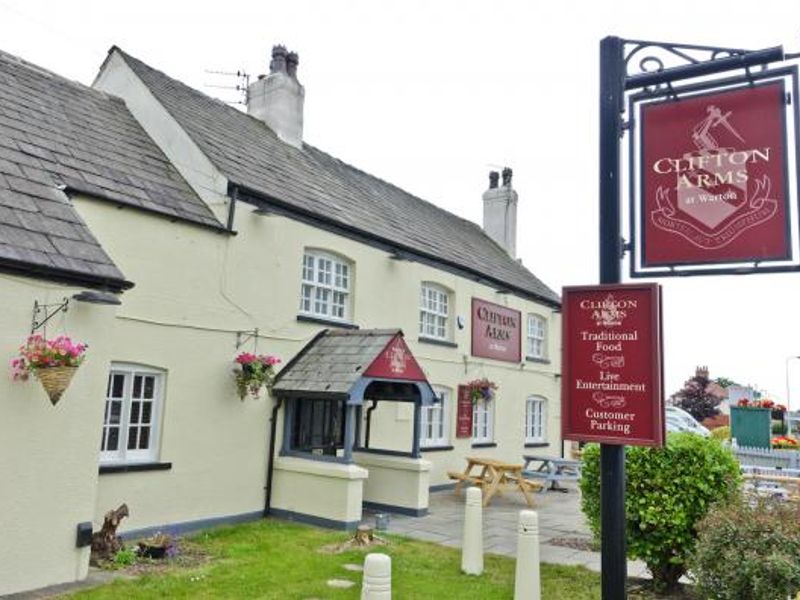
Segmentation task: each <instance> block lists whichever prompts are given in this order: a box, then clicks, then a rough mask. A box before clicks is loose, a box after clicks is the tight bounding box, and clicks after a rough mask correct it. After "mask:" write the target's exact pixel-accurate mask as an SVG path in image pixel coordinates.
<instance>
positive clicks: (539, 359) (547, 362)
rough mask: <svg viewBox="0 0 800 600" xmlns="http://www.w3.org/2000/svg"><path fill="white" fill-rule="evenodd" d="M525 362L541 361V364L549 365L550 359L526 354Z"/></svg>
mask: <svg viewBox="0 0 800 600" xmlns="http://www.w3.org/2000/svg"><path fill="white" fill-rule="evenodd" d="M525 362H532V363H539V364H540V365H549V364H550V360H549V359H547V358H536V357H535V356H526V357H525Z"/></svg>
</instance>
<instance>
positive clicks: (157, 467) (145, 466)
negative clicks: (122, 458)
mask: <svg viewBox="0 0 800 600" xmlns="http://www.w3.org/2000/svg"><path fill="white" fill-rule="evenodd" d="M170 469H172V463H171V462H167V463H164V462H148V463H116V464H107V465H100V468H99V473H100V475H105V474H107V473H137V472H139V471H169V470H170Z"/></svg>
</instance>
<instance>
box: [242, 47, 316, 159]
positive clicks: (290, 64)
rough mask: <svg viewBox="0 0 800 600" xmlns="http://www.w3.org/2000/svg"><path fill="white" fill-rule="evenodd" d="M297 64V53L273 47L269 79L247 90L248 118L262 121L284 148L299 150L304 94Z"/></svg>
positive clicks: (252, 85)
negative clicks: (276, 136)
mask: <svg viewBox="0 0 800 600" xmlns="http://www.w3.org/2000/svg"><path fill="white" fill-rule="evenodd" d="M298 62H299V58H298V56H297V53H296V52H287V51H286V48H285V47H284V46H273V48H272V60H271V61H270V63H269V75H267V76H263V75H262V76H260V77H259V78H258V80H257V81H255V82H254V83H252V84H250V87H249V88H248V90H247V114H249V115H252V116H254V117H256V118H257V119H261V120H262V121H264V122H265V123H266V124H267V125H268V126H269V128H270V129H272V130H273V131H274V132H275V133H276V134H277V135H278V137H279V138H280V139H281V140H283V141H284V142H286V143H287V144H290V145H292V146H294V147H295V148H302V146H303V100H304V98H305V90H304V89H303V86H302V85H300V82H299V81H297V63H298Z"/></svg>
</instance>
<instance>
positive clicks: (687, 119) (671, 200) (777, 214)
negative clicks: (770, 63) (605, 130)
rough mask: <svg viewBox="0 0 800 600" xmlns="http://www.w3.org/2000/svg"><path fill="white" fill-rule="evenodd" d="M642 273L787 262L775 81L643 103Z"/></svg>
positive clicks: (780, 99) (781, 94)
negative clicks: (649, 269) (659, 269)
mask: <svg viewBox="0 0 800 600" xmlns="http://www.w3.org/2000/svg"><path fill="white" fill-rule="evenodd" d="M639 120H640V123H641V126H640V131H641V134H640V135H641V137H640V140H639V142H640V153H641V154H640V160H639V170H640V182H641V188H640V203H641V208H640V214H639V218H640V221H641V233H640V237H641V244H642V248H641V253H640V260H641V265H642V266H643V267H663V266H679V265H702V264H715V263H716V264H720V263H736V262H759V261H769V260H787V259H790V258H791V254H792V252H791V238H790V228H789V201H788V165H787V147H786V90H785V83H784V81H783V80H774V81H770V82H767V83H758V84H755V85H747V84H745V85H743V86H741V87H738V88H733V89H726V90H724V91H714V92H702V93H696V94H695V95H690V94H681V93H680V92H679V93H678V98H677V99H675V98H670V99H668V100H663V101H658V102H650V103H643V104H642V106H641V109H640V118H639Z"/></svg>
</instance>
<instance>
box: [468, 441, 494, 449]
mask: <svg viewBox="0 0 800 600" xmlns="http://www.w3.org/2000/svg"><path fill="white" fill-rule="evenodd" d="M472 447H473V448H497V442H473V444H472Z"/></svg>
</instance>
